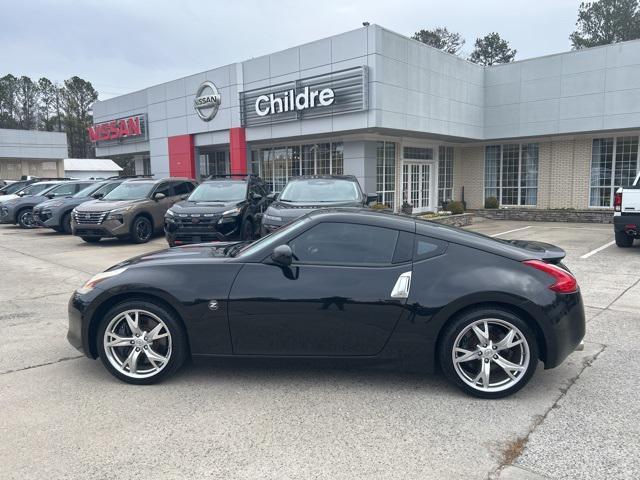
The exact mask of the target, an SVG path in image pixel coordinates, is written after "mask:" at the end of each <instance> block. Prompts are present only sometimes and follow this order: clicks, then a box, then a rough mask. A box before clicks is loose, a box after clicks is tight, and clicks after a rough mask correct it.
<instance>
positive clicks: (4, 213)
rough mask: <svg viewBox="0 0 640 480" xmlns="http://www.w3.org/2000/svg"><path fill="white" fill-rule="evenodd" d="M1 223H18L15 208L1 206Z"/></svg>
mask: <svg viewBox="0 0 640 480" xmlns="http://www.w3.org/2000/svg"><path fill="white" fill-rule="evenodd" d="M0 223H16V214H15V212H14V211H13V208H10V207H5V206H2V207H0Z"/></svg>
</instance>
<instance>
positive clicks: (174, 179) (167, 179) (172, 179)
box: [125, 177, 194, 183]
mask: <svg viewBox="0 0 640 480" xmlns="http://www.w3.org/2000/svg"><path fill="white" fill-rule="evenodd" d="M181 181H185V182H193V181H194V180H193V179H192V178H187V177H165V178H129V179H127V180H125V182H127V183H129V182H141V183H145V182H146V183H161V182H181Z"/></svg>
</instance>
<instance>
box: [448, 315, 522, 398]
mask: <svg viewBox="0 0 640 480" xmlns="http://www.w3.org/2000/svg"><path fill="white" fill-rule="evenodd" d="M451 356H452V360H453V365H454V369H455V371H456V373H457V374H458V376H459V377H460V379H461V380H462V381H463V382H464V383H466V384H467V385H469V386H470V387H472V388H474V389H476V390H479V391H482V392H500V391H503V390H507V389H509V388H511V387H513V386H514V385H515V384H517V383H518V382H519V381H520V380H521V379H522V378H523V377H524V376H525V373H526V371H527V368H528V367H529V361H530V353H529V344H528V342H527V339H526V338H525V336H524V334H523V333H522V332H521V331H520V330H519V329H518V328H517V327H516V326H514V325H512V324H511V323H509V322H508V321H506V320H500V319H497V318H485V319H481V320H476V321H475V322H473V323H471V324H469V325H467V326H466V327H465V328H464V329H463V330H462V331H461V332H460V333H459V334H458V336H457V338H456V340H455V342H454V344H453V350H452V352H451Z"/></svg>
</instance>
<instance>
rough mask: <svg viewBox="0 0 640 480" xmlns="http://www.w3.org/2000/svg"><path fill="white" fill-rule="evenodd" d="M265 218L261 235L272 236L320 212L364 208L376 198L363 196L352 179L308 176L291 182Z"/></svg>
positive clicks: (355, 180)
mask: <svg viewBox="0 0 640 480" xmlns="http://www.w3.org/2000/svg"><path fill="white" fill-rule="evenodd" d="M274 198H275V199H276V201H274V202H273V203H272V204H271V205H270V206H269V208H268V209H267V211H266V212H265V214H264V216H263V217H262V234H263V235H266V234H268V233H271V232H273V231H275V230H277V229H279V228H281V227H283V226H284V225H287V224H289V223H291V222H293V221H294V220H295V219H297V218H299V217H301V216H303V215H305V214H306V213H309V212H310V211H312V210H316V209H318V208H331V207H355V208H362V207H365V206H367V205H368V204H369V203H370V202H374V201H376V199H377V198H378V197H377V195H367V194H365V193H363V191H362V189H361V188H360V184H359V183H358V179H357V178H356V177H354V176H353V175H307V176H302V177H295V178H291V179H289V181H288V182H287V184H286V185H285V187H284V188H283V189H282V192H280V194H278V195H277V196H274Z"/></svg>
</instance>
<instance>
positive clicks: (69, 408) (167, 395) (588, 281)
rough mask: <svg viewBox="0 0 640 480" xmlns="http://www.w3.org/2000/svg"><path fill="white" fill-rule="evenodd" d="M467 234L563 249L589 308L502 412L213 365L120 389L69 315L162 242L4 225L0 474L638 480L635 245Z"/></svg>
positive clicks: (392, 380)
mask: <svg viewBox="0 0 640 480" xmlns="http://www.w3.org/2000/svg"><path fill="white" fill-rule="evenodd" d="M470 228H471V229H473V230H476V231H479V232H482V233H485V234H488V235H494V236H498V237H499V238H504V239H508V238H523V239H535V240H540V241H546V242H549V243H554V244H557V245H559V246H561V247H562V248H564V249H565V250H566V251H567V260H566V264H567V265H568V266H569V268H570V269H571V270H572V271H573V272H574V273H575V274H576V276H577V278H578V281H579V284H580V286H581V289H582V293H583V296H584V301H585V305H586V306H587V308H586V313H587V320H588V323H587V337H586V347H585V350H584V351H582V352H574V353H573V354H572V355H571V356H570V357H569V358H568V359H567V360H566V361H565V362H564V364H563V365H562V366H560V367H559V368H557V369H554V370H548V371H544V370H543V369H542V367H541V366H540V367H539V369H538V371H537V373H536V375H535V376H534V378H533V380H532V381H531V382H530V383H529V385H528V386H527V387H525V388H524V389H523V390H522V391H520V392H519V393H517V394H515V395H514V396H512V397H509V398H507V399H504V400H499V401H486V400H478V399H474V398H471V397H468V396H466V395H464V394H463V393H462V392H460V391H458V390H457V389H455V388H454V387H451V386H450V385H449V384H448V383H447V382H446V381H445V380H444V378H442V377H441V376H440V375H439V374H438V375H421V374H414V373H406V372H402V371H399V370H398V369H395V368H389V367H384V368H383V367H379V366H377V367H374V366H354V365H340V364H333V363H332V364H325V363H311V362H302V363H301V362H276V361H264V360H250V361H249V360H243V361H230V360H224V361H223V360H217V361H215V362H211V363H208V364H197V365H189V366H187V367H185V368H184V369H183V370H182V371H181V372H180V373H179V374H178V375H176V376H175V377H173V378H171V379H170V380H169V381H167V382H165V383H163V384H160V385H154V386H150V387H136V386H132V385H127V384H124V383H121V382H118V381H117V380H116V379H114V378H113V377H112V376H111V375H110V374H108V373H107V372H106V370H105V369H104V368H103V367H102V365H101V363H100V362H99V361H93V360H89V359H86V358H84V357H81V356H80V355H79V353H78V352H77V351H75V350H74V349H73V348H72V347H71V346H70V345H69V344H68V343H67V341H66V338H65V336H66V322H67V320H66V308H67V301H68V299H69V296H70V294H71V292H72V291H73V290H74V289H75V288H77V287H78V286H80V285H81V284H82V283H83V282H84V281H85V280H86V279H88V278H89V277H90V276H91V275H92V274H94V273H96V272H97V271H100V270H102V269H104V268H106V267H108V266H110V265H112V264H114V263H116V262H118V261H120V260H123V259H125V258H127V257H130V256H133V255H137V254H140V253H144V252H147V251H152V250H156V249H159V248H164V247H165V245H166V243H165V240H164V238H156V239H154V240H153V241H152V242H151V243H149V244H146V245H130V244H126V243H119V242H116V241H102V242H100V243H99V244H87V243H84V242H83V241H82V240H80V239H79V238H77V237H70V236H64V235H60V234H57V233H54V232H52V231H50V230H45V229H42V230H28V231H27V230H21V229H19V228H17V227H14V226H1V227H0V268H1V276H0V278H1V279H2V281H1V286H2V288H1V289H0V302H1V303H0V305H2V308H1V309H0V412H1V413H0V415H1V416H2V421H1V422H0V478H2V479H5V478H7V479H13V478H15V479H24V478H82V479H86V478H137V477H142V476H144V477H147V478H148V477H161V478H239V479H256V478H278V479H289V478H291V479H303V478H327V479H335V478H345V479H352V478H368V479H369V478H384V479H391V478H403V479H404V478H406V479H412V478H416V479H417V478H420V479H425V478H438V479H441V478H479V479H482V478H498V477H500V478H532V479H533V478H581V479H586V478H594V479H602V478H638V476H640V465H639V462H638V459H639V458H640V401H638V385H639V384H640V373H639V372H640V243H639V242H636V246H635V247H634V248H631V249H619V248H617V247H616V246H615V245H611V244H610V243H611V241H612V240H613V231H612V227H611V226H610V225H595V224H561V223H523V222H506V221H502V222H499V221H488V220H481V219H480V220H479V221H477V222H476V223H475V224H474V225H473V226H471V227H470ZM602 247H604V248H602ZM526 475H529V476H526Z"/></svg>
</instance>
